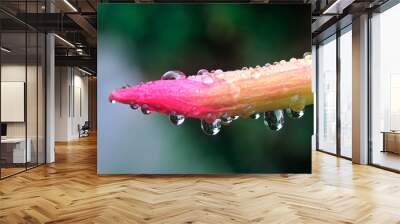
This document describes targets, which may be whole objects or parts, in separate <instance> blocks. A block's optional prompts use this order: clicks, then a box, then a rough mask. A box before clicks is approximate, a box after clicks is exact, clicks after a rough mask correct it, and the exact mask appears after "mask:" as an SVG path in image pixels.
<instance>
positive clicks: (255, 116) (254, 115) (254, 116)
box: [250, 113, 261, 120]
mask: <svg viewBox="0 0 400 224" xmlns="http://www.w3.org/2000/svg"><path fill="white" fill-rule="evenodd" d="M260 117H261V114H259V113H254V114H252V115H250V118H251V119H254V120H257V119H258V118H260Z"/></svg>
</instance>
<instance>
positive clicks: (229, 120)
mask: <svg viewBox="0 0 400 224" xmlns="http://www.w3.org/2000/svg"><path fill="white" fill-rule="evenodd" d="M232 121H233V118H232V117H231V116H229V115H228V114H224V115H223V116H222V117H221V122H222V124H224V125H228V124H230V123H232Z"/></svg>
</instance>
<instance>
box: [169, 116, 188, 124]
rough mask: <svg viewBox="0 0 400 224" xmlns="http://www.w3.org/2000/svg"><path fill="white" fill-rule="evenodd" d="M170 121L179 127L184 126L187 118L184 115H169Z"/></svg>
mask: <svg viewBox="0 0 400 224" xmlns="http://www.w3.org/2000/svg"><path fill="white" fill-rule="evenodd" d="M169 120H170V121H171V123H172V124H174V125H176V126H179V125H181V124H183V122H184V121H185V117H184V116H183V115H179V114H176V113H171V114H170V115H169Z"/></svg>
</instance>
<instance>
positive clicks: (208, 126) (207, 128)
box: [201, 119, 221, 135]
mask: <svg viewBox="0 0 400 224" xmlns="http://www.w3.org/2000/svg"><path fill="white" fill-rule="evenodd" d="M201 130H203V132H204V134H206V135H216V134H218V132H219V131H220V130H221V120H220V119H216V120H214V121H213V122H211V123H209V122H207V121H205V120H201Z"/></svg>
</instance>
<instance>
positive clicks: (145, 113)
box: [141, 104, 151, 115]
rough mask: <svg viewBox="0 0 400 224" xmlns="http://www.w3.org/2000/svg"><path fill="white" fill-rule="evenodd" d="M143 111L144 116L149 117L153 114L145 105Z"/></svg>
mask: <svg viewBox="0 0 400 224" xmlns="http://www.w3.org/2000/svg"><path fill="white" fill-rule="evenodd" d="M141 111H142V113H143V114H144V115H149V114H151V111H149V110H148V106H147V104H143V105H142V108H141Z"/></svg>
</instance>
